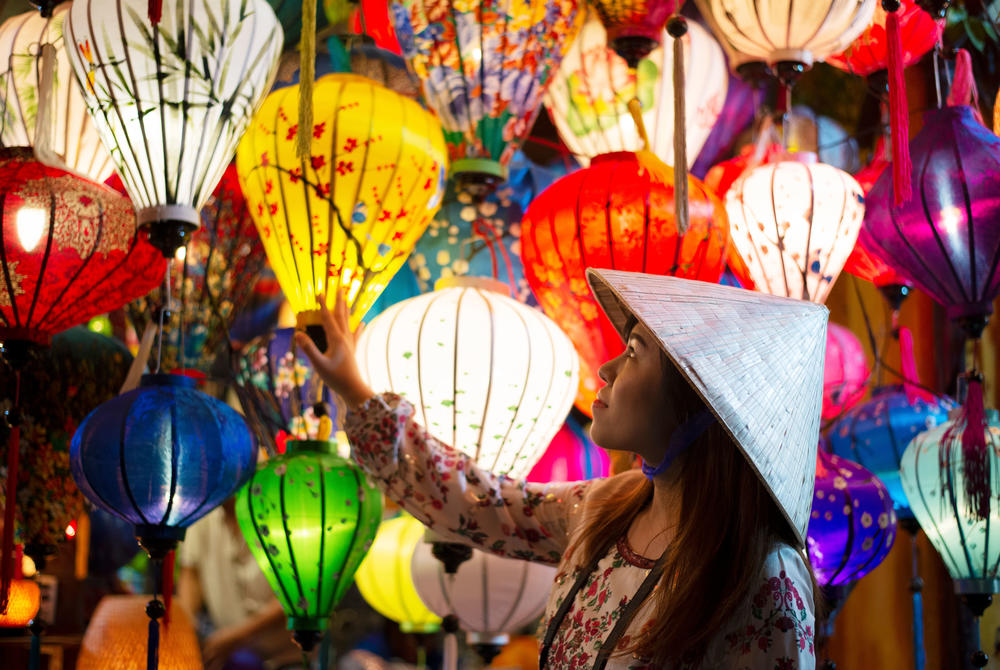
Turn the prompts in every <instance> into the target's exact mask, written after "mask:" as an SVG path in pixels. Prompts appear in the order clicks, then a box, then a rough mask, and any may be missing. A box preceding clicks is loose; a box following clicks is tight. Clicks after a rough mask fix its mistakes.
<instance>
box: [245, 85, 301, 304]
mask: <svg viewBox="0 0 1000 670" xmlns="http://www.w3.org/2000/svg"><path fill="white" fill-rule="evenodd" d="M290 90H291V89H290V88H288V89H285V93H284V96H283V98H282V102H281V103H279V106H278V108H279V109H281V108H282V106H283V104H282V103H284V101H285V100H287V99H288V98H289V97H291V96H290ZM270 134H271V137H272V138H273V140H272V144H271V147H270V149H271V151H272V152H273V155H274V156H275V157H277V156H278V155H279V152H280V150H281V146H280V144H279V141H280V139H281V138H280V137H279V136H278V131H277V128H274V129H271V133H270ZM252 139H253V137H251V141H252ZM264 153H265V154H266V153H267V152H264ZM276 169H279V171H280V168H277V166H276ZM257 171H260V176H258V178H257V180H258V183H260V182H263V183H260V186H261V187H262V188H261V190H262V191H266V189H264V188H263V186H264V185H265V184H266V183H267V174H266V172H265V166H263V165H255V166H254V168H253V169H252V170H251V171H250V174H253V173H254V172H257ZM247 177H248V181H249V175H247ZM276 181H277V182H278V192H279V194H280V199H281V206H282V208H284V210H285V211H286V212H287V211H288V197H287V196H286V195H285V180H284V179H278V180H276ZM301 188H302V190H303V192H304V193H306V192H307V189H308V188H309V185H308V184H307V183H306V182H305V180H302V186H301ZM295 190H298V188H296V189H295ZM304 197H305V200H306V202H308V201H309V197H308V195H305V196H304ZM263 210H264V211H265V212H267V216H268V219H269V220H270V222H271V227H272V228H273V229H274V230H275V231H277V230H278V228H279V226H278V225H276V223H284V228H285V237H286V238H287V239H288V246H287V249H286V248H283V247H285V245H282V244H277V241H275V244H274V246H275V248H277V249H278V250H279V251H280V252H281V262H282V264H283V265H284V266H285V267H284V270H285V271H288V270H294V271H295V287H296V290H298V289H299V287H301V286H302V272H300V270H299V260H298V256H297V255H296V253H295V242H294V240H295V236H294V235H293V234H292V224H291V221H289V220H288V216H287V215H286V216H283V217H281V218H282V219H283V222H278V221H277V217H276V215H275V214H274V213H272V212H271V209H270V207H264V208H263ZM307 211H308V210H307ZM276 234H277V233H276ZM268 260H269V261H270V262H271V263H272V264H274V260H275V259H274V257H273V255H272V254H268ZM289 260H291V264H289V262H288V261H289ZM278 274H279V276H280V275H281V274H284V272H281V273H278ZM298 299H299V300H301V301H303V302H306V301H307V298H306V296H301V295H300V296H298Z"/></svg>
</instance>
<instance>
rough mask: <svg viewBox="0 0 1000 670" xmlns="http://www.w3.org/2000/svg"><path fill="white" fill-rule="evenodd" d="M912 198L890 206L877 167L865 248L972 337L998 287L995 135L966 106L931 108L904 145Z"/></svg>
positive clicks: (998, 147)
mask: <svg viewBox="0 0 1000 670" xmlns="http://www.w3.org/2000/svg"><path fill="white" fill-rule="evenodd" d="M910 156H911V158H912V161H913V177H912V182H911V184H912V188H913V198H912V199H911V200H910V201H908V202H905V203H903V204H901V205H899V206H895V205H894V204H893V202H894V200H893V190H892V177H891V174H890V173H889V172H886V173H883V174H882V176H881V177H880V178H879V179H878V181H877V182H876V183H875V186H874V188H872V191H871V194H870V196H869V198H868V213H867V214H866V228H868V231H869V232H870V238H868V239H870V241H871V242H872V244H873V245H875V246H874V247H873V250H874V251H876V252H878V253H879V255H880V257H881V258H883V259H884V260H885V261H886V263H888V264H889V265H890V266H891V267H892V268H893V269H895V270H897V271H898V272H900V273H902V274H904V275H905V276H907V277H909V278H910V279H911V280H912V281H913V283H914V284H915V285H916V286H917V287H918V288H920V289H921V290H922V291H924V292H925V293H927V294H928V295H930V296H931V297H932V298H934V299H935V300H936V301H937V302H938V303H940V304H941V305H942V306H943V307H945V309H946V310H947V314H948V316H949V318H952V319H955V320H957V321H959V322H960V323H961V324H962V325H963V327H964V328H965V329H966V331H967V332H968V333H969V334H970V335H971V336H973V337H978V336H979V335H980V334H981V333H982V330H983V328H985V326H986V322H987V320H988V318H989V315H990V314H991V313H992V312H993V300H994V299H995V298H996V296H997V294H998V293H1000V273H998V272H997V258H998V254H1000V234H998V231H997V227H996V226H995V225H993V223H992V222H994V221H996V220H997V217H998V216H1000V200H998V199H997V198H996V197H995V194H996V192H997V190H998V189H1000V138H998V137H997V136H996V135H994V134H993V133H992V132H990V131H989V130H987V129H986V128H984V127H983V126H982V124H980V123H979V122H978V121H977V120H976V119H975V116H974V114H973V109H972V108H971V107H969V106H965V105H960V106H954V107H945V108H943V109H933V110H930V111H928V112H927V113H926V114H925V115H924V126H923V128H922V129H921V130H920V132H919V133H918V134H917V136H916V137H915V138H913V141H912V142H911V143H910Z"/></svg>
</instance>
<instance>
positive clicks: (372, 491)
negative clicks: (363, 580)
mask: <svg viewBox="0 0 1000 670" xmlns="http://www.w3.org/2000/svg"><path fill="white" fill-rule="evenodd" d="M287 448H288V450H287V451H286V452H285V453H284V454H283V455H281V456H278V457H277V458H273V459H271V460H269V461H268V462H267V463H264V464H263V465H261V466H260V467H259V468H258V469H257V472H255V473H254V474H253V476H251V477H250V481H248V482H247V483H246V485H245V486H244V487H243V488H242V489H240V491H239V493H238V494H237V497H236V520H237V521H238V522H239V525H240V530H242V531H243V536H244V537H245V538H246V540H247V544H248V545H250V551H251V552H252V553H253V555H254V558H255V559H257V564H258V565H259V566H260V569H261V570H262V571H263V572H264V574H265V575H266V576H267V581H268V583H270V584H271V588H272V589H273V590H274V593H275V594H276V595H277V596H278V600H279V601H281V606H282V608H284V610H285V614H286V615H287V616H288V628H289V630H291V631H292V637H293V638H294V639H295V642H296V643H297V644H298V645H299V646H301V647H302V649H303V650H305V651H309V650H310V649H312V648H313V647H314V646H315V644H316V642H318V641H319V639H320V638H321V637H322V635H323V631H325V630H326V628H327V625H328V623H329V618H330V614H331V612H333V608H334V607H335V606H336V605H337V603H338V602H339V601H340V599H341V598H342V597H343V595H344V593H345V592H346V591H347V589H348V587H349V586H350V585H351V583H352V580H353V577H354V571H355V570H357V568H358V566H359V565H360V564H361V560H362V558H364V555H365V553H366V552H367V551H368V547H369V546H370V545H371V543H372V540H374V539H375V531H376V530H377V529H378V525H379V522H380V521H381V520H382V495H381V494H380V493H379V492H378V490H377V489H376V488H375V487H374V485H372V484H371V482H369V481H368V479H367V477H366V476H365V474H364V473H363V472H361V470H359V469H358V467H357V466H356V465H354V464H352V463H351V462H350V461H348V460H345V459H343V458H340V457H339V456H337V455H336V452H337V443H336V442H334V441H330V440H304V441H300V440H289V442H288V445H287Z"/></svg>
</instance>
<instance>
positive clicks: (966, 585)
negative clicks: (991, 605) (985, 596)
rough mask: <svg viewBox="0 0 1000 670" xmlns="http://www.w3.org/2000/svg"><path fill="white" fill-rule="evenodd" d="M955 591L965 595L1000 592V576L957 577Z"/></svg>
mask: <svg viewBox="0 0 1000 670" xmlns="http://www.w3.org/2000/svg"><path fill="white" fill-rule="evenodd" d="M954 581H955V593H957V594H959V595H965V594H970V593H1000V578H996V577H994V578H992V579H990V578H985V579H956V580H954Z"/></svg>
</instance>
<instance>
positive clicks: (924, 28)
mask: <svg viewBox="0 0 1000 670" xmlns="http://www.w3.org/2000/svg"><path fill="white" fill-rule="evenodd" d="M899 5H900V7H899V9H897V10H896V17H897V20H898V21H899V35H900V43H901V46H902V53H901V55H902V67H904V68H906V67H909V66H911V65H913V64H915V63H916V62H917V61H919V60H920V59H921V58H922V57H923V55H924V54H926V53H927V52H928V51H930V50H931V49H933V48H934V45H935V44H937V41H938V39H940V38H941V33H942V32H943V31H944V20H943V19H936V18H934V17H932V16H931V15H930V14H928V13H927V12H925V11H924V10H923V9H921V8H920V7H919V5H918V3H916V2H914V1H913V0H901V2H900V3H899ZM888 16H889V15H888V13H886V11H885V10H884V9H883V8H882V3H881V2H879V3H877V4H876V7H875V15H874V17H873V18H872V21H871V23H869V24H868V26H867V27H866V28H865V29H864V31H863V32H862V33H861V34H860V35H858V36H857V38H855V40H854V41H853V42H851V44H850V45H849V46H848V47H847V49H845V50H844V51H843V52H842V53H837V54H833V55H831V56H827V57H826V58H825V59H824V61H825V62H826V63H828V64H830V65H832V66H834V67H835V68H837V69H840V70H843V71H844V72H851V73H853V74H858V75H861V76H862V77H867V76H868V75H870V74H873V73H875V72H878V71H879V70H887V69H888V68H889V37H888V33H887V29H886V23H887V21H888Z"/></svg>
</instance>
